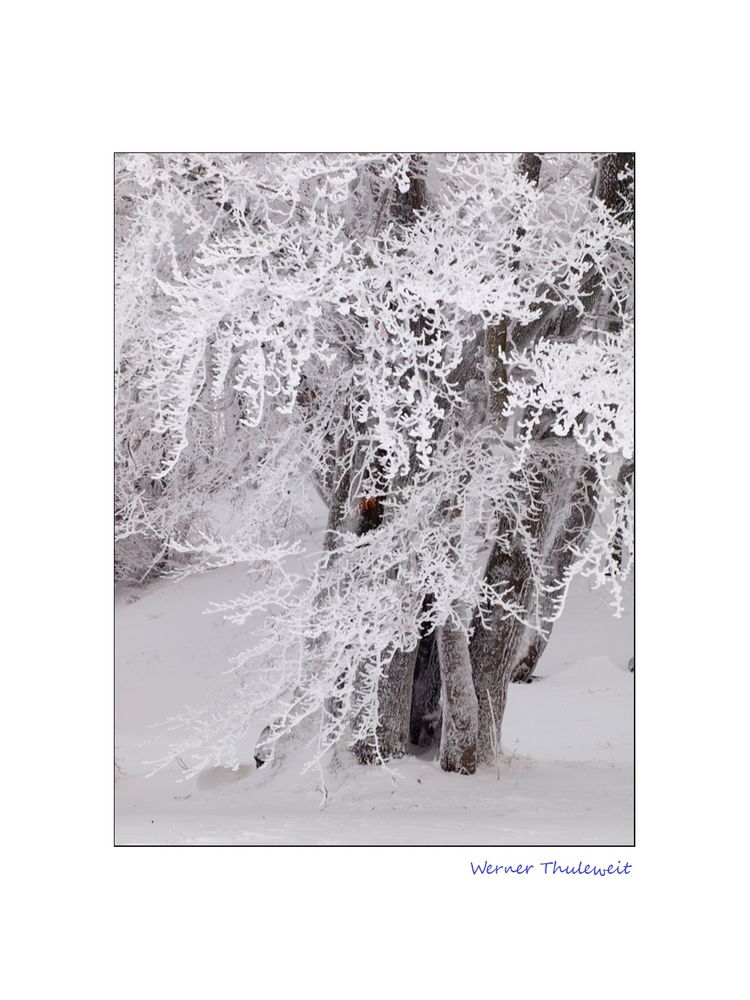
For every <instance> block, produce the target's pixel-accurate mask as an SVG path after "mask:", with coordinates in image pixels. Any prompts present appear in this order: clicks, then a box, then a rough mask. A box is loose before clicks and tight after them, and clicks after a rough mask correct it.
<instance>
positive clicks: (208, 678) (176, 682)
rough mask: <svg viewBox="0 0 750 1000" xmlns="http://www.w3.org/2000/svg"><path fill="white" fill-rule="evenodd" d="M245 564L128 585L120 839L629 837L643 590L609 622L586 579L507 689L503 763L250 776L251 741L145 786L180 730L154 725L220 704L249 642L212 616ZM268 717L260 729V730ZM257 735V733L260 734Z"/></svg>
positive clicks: (120, 653)
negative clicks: (459, 769)
mask: <svg viewBox="0 0 750 1000" xmlns="http://www.w3.org/2000/svg"><path fill="white" fill-rule="evenodd" d="M244 582H245V577H244V574H243V568H242V567H241V566H231V567H227V568H224V569H221V570H215V571H213V572H210V573H206V574H203V575H201V576H193V577H188V578H187V579H185V580H182V581H181V582H178V583H176V582H174V581H170V580H160V581H157V582H155V583H153V584H151V585H150V586H148V587H146V588H145V589H135V588H127V587H123V588H121V589H118V594H117V599H116V668H115V742H116V748H117V749H116V759H117V763H118V765H119V773H118V775H117V778H116V782H115V841H116V843H117V844H121V845H126V844H183V845H207V844H213V845H234V844H266V845H292V844H297V845H346V844H370V845H378V844H381V845H382V844H392V845H431V844H440V845H466V846H471V845H488V846H489V845H518V846H522V845H523V846H525V845H560V846H562V845H581V846H583V845H612V846H614V845H618V846H624V845H628V844H631V843H632V842H633V680H634V678H633V675H632V674H631V673H629V672H628V669H627V664H628V660H629V659H630V657H631V656H632V654H633V622H632V593H631V592H628V594H627V601H626V606H625V612H624V614H623V616H622V618H620V619H616V618H614V617H613V616H612V612H611V609H610V607H609V606H608V596H607V594H606V593H604V592H603V591H601V590H600V591H592V590H591V588H590V586H589V584H588V582H587V581H586V580H585V579H580V578H579V579H576V580H574V581H573V584H572V585H571V589H570V593H569V595H568V601H567V604H566V608H565V611H564V613H563V615H562V617H561V619H560V620H559V621H558V622H557V624H556V625H555V628H554V631H553V634H552V639H551V641H550V643H549V645H548V647H547V649H546V651H545V653H544V656H543V658H542V660H541V662H540V664H539V667H538V669H537V676H538V678H539V679H538V680H535V681H534V682H533V683H531V684H513V685H511V689H510V694H509V701H508V707H507V711H506V716H505V722H504V726H503V750H504V753H503V755H502V757H501V758H500V761H499V765H498V768H497V769H496V768H494V767H486V768H483V769H482V770H481V771H480V772H478V773H477V774H476V775H474V776H471V777H466V776H461V775H455V774H446V773H445V772H443V771H441V769H440V766H439V763H438V761H437V759H436V752H435V749H434V748H430V749H429V750H427V751H426V752H423V753H421V754H420V755H415V756H408V757H406V758H404V759H403V760H400V761H398V762H395V763H394V764H393V765H392V766H391V767H390V768H387V769H386V768H383V767H377V766H372V767H363V766H361V765H359V764H357V763H356V762H355V761H354V760H353V759H352V758H351V757H350V755H349V754H348V753H347V752H346V751H341V752H340V753H338V754H337V758H336V761H335V762H332V763H330V764H329V766H328V767H327V768H326V771H325V785H326V794H325V796H324V793H323V790H322V782H321V774H320V772H318V771H317V770H312V771H309V772H308V773H307V774H304V775H302V774H301V773H300V771H301V769H302V765H303V764H304V763H305V760H306V759H307V756H309V754H308V755H307V756H306V754H305V749H304V748H300V750H299V760H296V759H295V758H294V757H293V756H291V757H288V758H287V760H286V762H285V766H284V767H282V768H263V769H262V770H257V769H256V768H255V765H254V762H253V756H252V748H253V745H254V740H255V736H253V739H252V740H249V741H248V744H247V746H246V747H244V748H243V753H242V754H241V757H242V761H243V763H242V764H241V766H240V767H239V768H238V769H237V770H235V771H232V770H229V769H226V768H213V769H211V770H208V771H204V772H203V773H202V774H200V775H199V776H198V777H196V778H191V779H189V780H183V779H182V771H181V769H180V767H179V765H178V764H177V763H176V762H175V763H174V765H172V766H170V767H169V768H167V769H165V770H163V771H160V772H158V773H156V774H154V775H153V776H151V777H149V776H148V775H149V772H150V771H152V770H153V767H152V765H151V764H149V763H148V762H149V761H154V760H156V759H158V758H160V757H161V756H162V755H163V754H164V753H165V752H166V750H167V749H168V747H169V745H170V743H171V742H172V741H173V739H174V736H173V734H170V733H168V732H166V731H165V730H164V729H163V728H162V727H160V726H159V725H158V724H159V723H161V722H163V720H164V719H166V718H168V717H171V716H174V715H175V714H178V713H179V712H180V711H182V710H183V709H184V708H185V707H186V706H195V705H198V704H200V703H201V701H202V700H203V699H204V698H206V697H207V696H210V694H211V692H212V691H213V690H214V689H215V687H216V685H217V684H218V683H219V682H220V681H221V680H222V675H223V673H224V672H225V671H227V669H228V663H227V659H228V657H230V656H232V655H233V654H235V653H237V652H239V651H240V650H241V649H242V648H243V647H244V645H245V644H246V636H243V633H242V629H240V628H237V627H236V626H234V625H232V624H230V623H229V622H226V621H224V620H222V619H221V618H220V617H219V616H216V615H204V614H202V612H203V610H204V609H205V608H206V607H207V605H208V604H209V602H210V601H222V600H225V599H227V600H228V599H231V598H232V597H234V596H235V595H236V594H237V593H239V592H241V591H242V589H243V583H244ZM262 725H263V720H259V722H258V731H260V728H261V727H262ZM255 735H257V734H255Z"/></svg>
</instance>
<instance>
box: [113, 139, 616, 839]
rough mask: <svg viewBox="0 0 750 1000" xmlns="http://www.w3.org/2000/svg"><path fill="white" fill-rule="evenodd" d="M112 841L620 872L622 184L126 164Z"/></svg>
mask: <svg viewBox="0 0 750 1000" xmlns="http://www.w3.org/2000/svg"><path fill="white" fill-rule="evenodd" d="M114 182H115V183H114V186H115V191H114V198H115V369H116V371H115V576H116V581H117V586H116V595H115V665H114V670H115V748H114V758H115V776H114V786H115V843H116V844H118V845H123V846H124V845H146V844H150V845H185V844H190V845H259V846H260V845H277V846H278V845H321V846H323V845H326V846H331V845H390V846H401V845H415V846H428V845H445V846H448V845H466V846H473V845H485V846H490V845H505V846H527V845H528V846H531V845H540V846H541V845H548V846H552V845H560V846H568V845H570V846H573V845H580V846H627V845H632V844H633V843H634V814H633V808H634V807H633V799H634V796H633V785H634V759H633V757H634V680H635V661H634V611H633V586H634V530H633V489H634V391H633V374H634V372H633V369H634V224H635V156H634V154H633V153H611V152H587V153H569V152H566V153H435V152H431V153H225V152H223V153H157V152H144V153H118V154H116V156H115V179H114Z"/></svg>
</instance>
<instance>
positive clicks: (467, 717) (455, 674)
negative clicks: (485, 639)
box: [437, 624, 478, 774]
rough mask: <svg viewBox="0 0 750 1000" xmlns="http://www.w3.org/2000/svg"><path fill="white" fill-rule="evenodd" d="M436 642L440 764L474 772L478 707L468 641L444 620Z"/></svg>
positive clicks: (469, 772)
mask: <svg viewBox="0 0 750 1000" xmlns="http://www.w3.org/2000/svg"><path fill="white" fill-rule="evenodd" d="M437 645H438V652H439V655H440V672H441V676H442V681H443V728H442V732H441V735H440V766H441V767H442V769H443V770H444V771H453V772H455V773H457V774H474V772H475V771H476V769H477V732H478V709H477V696H476V693H475V691H474V683H473V681H472V677H471V659H470V658H469V643H468V640H467V638H466V635H465V633H464V632H463V631H462V630H461V629H458V628H454V627H453V626H452V625H447V624H446V625H443V626H442V628H439V629H438V636H437Z"/></svg>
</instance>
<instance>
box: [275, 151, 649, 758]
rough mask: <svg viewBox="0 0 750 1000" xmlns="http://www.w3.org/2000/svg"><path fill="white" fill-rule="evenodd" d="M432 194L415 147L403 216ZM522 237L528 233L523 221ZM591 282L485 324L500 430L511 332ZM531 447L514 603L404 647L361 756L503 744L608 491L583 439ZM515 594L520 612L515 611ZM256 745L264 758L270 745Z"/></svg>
mask: <svg viewBox="0 0 750 1000" xmlns="http://www.w3.org/2000/svg"><path fill="white" fill-rule="evenodd" d="M632 163H633V158H632V154H611V155H607V156H604V157H603V158H602V160H601V162H600V165H599V170H598V174H597V178H596V182H595V187H594V192H593V193H594V194H595V196H596V197H598V198H599V199H600V200H601V201H602V202H603V203H604V204H605V205H606V206H607V207H608V208H609V209H610V210H611V211H615V210H618V211H620V210H623V207H624V209H625V211H631V212H632V210H633V205H632V191H627V190H625V189H624V187H623V184H622V180H621V179H622V176H623V171H624V169H625V168H626V167H628V166H632ZM541 165H542V159H541V157H540V156H539V155H537V154H534V153H526V154H523V156H522V157H521V158H520V160H519V170H520V171H521V172H522V173H523V174H524V175H525V176H526V179H527V181H528V182H529V183H530V184H536V183H537V182H538V180H539V175H540V169H541ZM425 198H426V188H425V180H424V175H423V171H422V163H421V161H420V160H419V159H418V158H417V157H415V158H414V159H413V170H412V174H411V183H410V187H409V189H408V191H406V192H405V193H401V192H396V193H394V194H393V196H392V201H391V205H390V212H391V213H392V217H393V219H394V220H395V221H396V222H397V223H399V224H401V225H404V226H407V225H409V224H410V223H411V222H412V220H413V219H414V217H415V213H417V212H419V211H420V209H421V208H423V207H424V205H425ZM518 236H519V239H521V238H522V237H523V230H522V229H520V228H519V230H518ZM584 293H585V295H586V297H587V299H588V302H589V309H588V310H587V313H588V316H581V315H579V314H578V313H576V312H575V310H570V309H563V310H561V311H560V310H558V311H557V312H555V310H552V309H547V310H546V312H543V314H542V316H541V318H540V319H538V320H536V321H535V322H534V323H533V324H530V325H529V326H527V327H517V328H513V326H512V325H510V326H509V324H507V323H502V324H500V325H498V326H496V327H491V328H490V329H489V330H488V331H487V332H486V334H485V375H486V380H487V387H488V407H487V410H488V419H489V420H493V421H495V423H496V425H497V426H498V428H499V429H500V430H501V431H502V422H503V420H504V419H505V418H504V417H503V411H504V404H505V396H504V389H503V384H504V382H505V381H506V372H505V370H504V367H503V362H502V359H501V357H500V354H501V353H502V352H504V351H505V350H506V348H507V347H508V344H509V343H511V344H513V345H515V346H516V347H528V346H529V345H530V344H533V343H534V342H535V341H536V340H537V339H538V338H540V337H553V336H554V337H558V338H570V337H572V336H574V335H575V334H576V332H577V330H578V328H579V327H580V324H581V323H582V322H583V321H584V319H586V318H590V315H591V312H590V311H591V310H592V309H594V308H595V306H596V302H597V299H598V296H599V295H601V294H602V290H601V288H600V287H599V279H598V276H597V274H596V273H595V272H594V270H593V268H592V270H591V272H590V273H589V275H587V276H586V277H585V278H584ZM412 326H413V331H414V335H415V337H421V338H424V337H427V336H429V333H428V332H427V330H426V327H427V325H426V324H425V323H423V322H422V321H421V320H417V321H414V323H413V325H412ZM532 450H533V452H534V455H535V458H536V461H535V468H536V471H537V475H536V477H532V480H531V482H532V483H533V486H532V487H531V494H532V495H531V496H529V497H528V500H529V504H528V507H529V509H531V510H534V511H535V512H536V513H535V514H534V515H533V516H530V517H529V519H528V522H527V523H526V524H525V531H524V532H519V531H518V530H514V529H513V526H512V525H510V524H509V523H506V522H501V523H500V524H498V525H497V526H496V531H495V541H494V542H493V544H492V547H491V550H490V553H489V556H488V560H487V564H486V569H485V578H486V582H487V583H488V584H489V585H490V586H491V587H493V588H498V587H499V588H500V589H501V590H502V591H503V594H504V599H503V605H505V607H503V606H502V605H500V604H494V605H493V606H491V607H488V608H480V609H477V610H476V611H475V613H474V615H473V617H471V618H470V616H469V615H468V609H465V608H455V609H454V616H453V619H452V620H451V621H449V622H446V623H445V624H444V625H442V626H441V627H438V628H435V627H433V626H432V624H431V623H430V622H429V620H428V622H427V624H426V625H425V626H423V629H422V634H421V636H420V639H419V642H418V644H417V645H416V647H415V648H413V649H411V650H398V651H397V652H396V653H395V654H394V655H393V657H392V659H391V661H390V663H389V665H388V667H387V669H386V670H385V672H384V674H383V676H382V678H381V681H380V684H379V687H378V702H379V722H378V727H377V734H376V738H375V739H371V740H368V741H359V742H358V743H356V744H355V746H354V748H353V749H354V753H355V755H356V756H357V758H358V759H359V760H360V761H361V762H363V763H372V762H377V761H381V760H388V759H394V758H399V757H402V756H403V755H404V754H405V753H407V751H408V748H409V745H410V744H411V745H413V746H415V747H424V746H428V745H430V744H432V743H437V742H438V741H439V744H440V761H441V765H442V767H443V769H444V770H447V771H454V772H458V773H461V774H472V773H474V771H475V770H476V768H477V766H478V765H481V764H491V763H493V762H494V761H496V759H497V756H498V755H499V754H500V752H501V743H500V740H501V726H502V719H503V715H504V711H505V704H506V700H507V693H508V686H509V684H510V683H511V681H518V682H524V681H529V680H530V679H531V677H532V675H533V673H534V670H535V669H536V666H537V664H538V662H539V659H540V657H541V655H542V653H543V652H544V649H545V647H546V645H547V642H548V640H549V634H550V630H551V619H552V617H553V616H554V613H555V611H556V604H557V601H558V600H559V598H560V596H561V593H560V590H559V587H560V585H561V583H564V581H565V580H566V578H567V574H568V571H569V569H570V566H571V564H572V562H573V559H574V558H575V553H576V550H578V549H580V547H581V546H582V545H583V544H584V543H585V540H586V536H587V535H588V532H589V529H590V527H591V523H592V520H593V516H594V512H595V509H596V500H597V497H596V476H595V471H594V469H593V467H592V466H591V464H590V463H588V462H587V461H586V459H585V456H584V455H583V453H582V451H581V449H580V448H578V447H577V446H576V445H575V444H574V442H573V440H572V439H570V438H567V439H560V438H553V437H550V436H549V435H548V433H547V429H546V427H545V425H544V422H542V424H541V425H540V428H539V430H538V431H537V434H536V440H535V442H534V444H533V448H532ZM336 476H337V478H335V482H334V488H333V495H332V497H331V503H330V516H329V525H328V528H329V530H328V532H327V535H326V547H327V548H328V549H329V550H331V551H332V550H333V549H334V548H335V537H336V532H337V531H338V530H339V527H340V525H341V522H342V520H343V518H344V516H345V510H346V507H347V504H349V505H351V496H350V487H351V481H352V470H350V469H345V468H344V469H341V468H340V469H338V470H337V472H336ZM621 478H622V482H623V484H624V483H625V482H629V481H630V479H631V478H632V463H628V464H627V465H626V466H623V471H622V473H621ZM383 516H384V512H383V505H382V503H381V502H380V501H379V500H377V499H376V500H373V501H372V502H370V503H365V504H364V505H361V506H360V508H359V509H358V511H357V524H356V530H357V531H358V532H359V533H360V534H364V533H366V532H369V531H374V530H377V528H378V527H379V526H380V524H381V523H382V519H383ZM449 516H450V515H449ZM530 549H533V551H534V552H536V553H542V554H543V559H542V564H543V573H542V578H541V580H540V579H538V578H536V579H535V577H534V573H533V572H532V565H531V561H530V555H529V553H530ZM537 577H538V574H537ZM556 587H557V588H558V589H557V590H556V589H555V588H556ZM423 601H424V604H423V610H427V611H429V608H430V607H431V606H432V602H433V597H432V595H429V594H427V595H424V597H423ZM508 605H512V606H514V607H515V608H516V609H517V611H518V614H517V615H513V614H509V613H508V611H507V606H508ZM469 618H470V620H469ZM467 626H468V627H467ZM469 637H470V638H469ZM331 710H335V706H334V707H333V708H332V709H331ZM257 754H258V752H257V751H256V762H257V763H258V766H261V764H262V763H264V762H265V760H266V759H267V755H265V754H263V753H261V754H260V756H258V755H257Z"/></svg>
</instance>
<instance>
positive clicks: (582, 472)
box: [511, 463, 596, 683]
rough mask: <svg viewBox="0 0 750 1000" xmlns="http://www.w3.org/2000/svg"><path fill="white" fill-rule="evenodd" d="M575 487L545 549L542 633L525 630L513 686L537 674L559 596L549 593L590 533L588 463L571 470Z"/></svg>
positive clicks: (592, 497) (592, 491)
mask: <svg viewBox="0 0 750 1000" xmlns="http://www.w3.org/2000/svg"><path fill="white" fill-rule="evenodd" d="M570 475H571V478H572V481H573V483H574V484H575V485H574V488H573V491H572V495H571V496H570V499H569V500H568V499H566V500H564V509H565V514H564V516H563V517H562V518H558V519H556V520H555V521H554V523H553V525H552V530H551V532H550V535H551V536H552V537H551V538H549V539H548V540H547V543H546V545H545V549H546V550H547V552H548V555H547V557H546V560H545V561H546V565H547V572H546V573H545V577H544V584H545V587H546V588H550V590H547V589H545V591H544V592H543V593H542V594H541V595H540V596H539V598H538V601H537V609H536V610H537V617H538V619H539V621H540V624H541V626H542V628H543V629H544V631H543V633H540V632H539V631H537V630H536V629H526V634H525V636H524V641H523V642H522V644H521V647H520V650H519V653H518V658H517V661H516V663H515V665H514V667H513V673H512V676H511V680H512V681H514V682H516V683H526V682H528V681H530V680H531V677H532V675H533V673H534V671H535V670H536V668H537V666H538V664H539V660H540V658H541V656H542V654H543V653H544V650H545V649H546V648H547V643H548V642H549V640H550V635H551V634H552V622H549V621H547V619H549V618H550V617H551V616H552V615H553V614H554V612H555V611H556V605H557V602H558V601H559V599H560V597H561V595H560V594H559V593H555V592H554V591H551V588H553V587H555V586H556V585H559V584H560V583H561V582H562V581H563V580H565V579H566V578H567V574H568V571H569V569H570V567H571V565H572V563H573V561H574V559H575V550H576V549H580V548H582V547H583V546H584V545H585V543H586V538H587V537H588V533H589V531H590V529H591V523H592V521H593V519H594V513H595V511H596V471H595V469H594V467H593V466H592V465H591V464H590V463H584V464H583V468H582V469H580V468H574V469H572V470H571V473H570Z"/></svg>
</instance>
